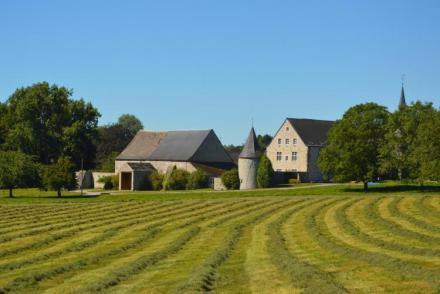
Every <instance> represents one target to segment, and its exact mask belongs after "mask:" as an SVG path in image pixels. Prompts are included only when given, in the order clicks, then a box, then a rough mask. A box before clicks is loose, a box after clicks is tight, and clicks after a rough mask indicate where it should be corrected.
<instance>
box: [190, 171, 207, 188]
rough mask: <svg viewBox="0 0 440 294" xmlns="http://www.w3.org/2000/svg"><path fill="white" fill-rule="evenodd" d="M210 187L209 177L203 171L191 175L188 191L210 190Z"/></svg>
mask: <svg viewBox="0 0 440 294" xmlns="http://www.w3.org/2000/svg"><path fill="white" fill-rule="evenodd" d="M208 185H209V177H208V175H207V174H206V173H205V172H204V171H202V170H197V171H195V172H193V173H191V174H190V175H189V179H188V185H187V187H186V188H187V189H188V190H196V189H203V188H208Z"/></svg>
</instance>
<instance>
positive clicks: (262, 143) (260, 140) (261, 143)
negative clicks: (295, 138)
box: [257, 134, 273, 152]
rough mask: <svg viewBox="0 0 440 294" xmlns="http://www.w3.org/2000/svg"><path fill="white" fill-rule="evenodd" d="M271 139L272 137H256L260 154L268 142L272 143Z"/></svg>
mask: <svg viewBox="0 0 440 294" xmlns="http://www.w3.org/2000/svg"><path fill="white" fill-rule="evenodd" d="M272 139H273V137H272V136H271V135H267V134H266V135H258V136H257V141H258V146H259V147H260V150H261V152H264V151H265V150H266V148H267V146H269V144H270V142H272Z"/></svg>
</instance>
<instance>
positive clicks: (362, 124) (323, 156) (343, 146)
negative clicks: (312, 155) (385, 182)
mask: <svg viewBox="0 0 440 294" xmlns="http://www.w3.org/2000/svg"><path fill="white" fill-rule="evenodd" d="M388 115H389V114H388V111H387V110H386V108H385V107H383V106H380V105H378V104H375V103H366V104H359V105H356V106H354V107H351V108H350V109H348V110H347V111H346V112H345V113H344V115H343V117H342V119H341V120H338V121H336V122H335V124H334V125H333V127H332V128H331V129H330V131H329V134H328V137H327V143H326V146H325V147H324V148H323V149H322V150H321V152H320V156H319V159H318V164H319V167H320V168H321V170H322V171H323V172H324V173H327V174H329V175H332V176H333V177H334V179H335V180H336V181H351V180H357V181H362V182H363V183H364V190H365V191H367V190H368V182H369V181H371V180H375V179H377V177H378V176H379V146H380V144H381V142H382V141H383V140H384V136H385V125H386V123H387V118H388Z"/></svg>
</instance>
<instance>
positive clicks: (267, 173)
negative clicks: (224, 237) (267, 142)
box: [257, 155, 274, 188]
mask: <svg viewBox="0 0 440 294" xmlns="http://www.w3.org/2000/svg"><path fill="white" fill-rule="evenodd" d="M273 176H274V171H273V168H272V163H271V162H270V160H269V158H267V156H266V155H263V156H262V157H261V159H260V164H259V165H258V170H257V184H258V188H269V187H271V186H272V185H273Z"/></svg>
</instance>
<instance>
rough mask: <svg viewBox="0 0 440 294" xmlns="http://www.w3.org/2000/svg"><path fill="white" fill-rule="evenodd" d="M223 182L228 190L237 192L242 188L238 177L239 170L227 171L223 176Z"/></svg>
mask: <svg viewBox="0 0 440 294" xmlns="http://www.w3.org/2000/svg"><path fill="white" fill-rule="evenodd" d="M221 178H222V182H223V185H225V187H226V189H228V190H237V189H238V188H240V178H239V177H238V170H237V169H235V168H234V169H231V170H229V171H225V172H224V173H223V174H222V177H221Z"/></svg>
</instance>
